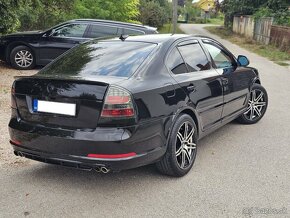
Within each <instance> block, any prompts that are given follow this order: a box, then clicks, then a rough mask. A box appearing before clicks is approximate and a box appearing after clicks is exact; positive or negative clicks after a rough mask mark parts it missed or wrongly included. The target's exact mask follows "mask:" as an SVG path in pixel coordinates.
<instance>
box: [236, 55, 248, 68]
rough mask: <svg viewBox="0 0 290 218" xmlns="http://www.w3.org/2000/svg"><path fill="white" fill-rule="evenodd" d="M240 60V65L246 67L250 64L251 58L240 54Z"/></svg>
mask: <svg viewBox="0 0 290 218" xmlns="http://www.w3.org/2000/svg"><path fill="white" fill-rule="evenodd" d="M238 62H239V64H240V66H242V67H246V66H248V65H249V64H250V61H249V59H248V58H247V57H246V56H244V55H239V56H238Z"/></svg>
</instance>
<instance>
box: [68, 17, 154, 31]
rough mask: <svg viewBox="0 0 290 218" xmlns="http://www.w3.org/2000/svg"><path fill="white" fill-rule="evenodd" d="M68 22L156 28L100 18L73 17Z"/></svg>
mask: <svg viewBox="0 0 290 218" xmlns="http://www.w3.org/2000/svg"><path fill="white" fill-rule="evenodd" d="M70 22H95V23H106V24H117V25H123V26H131V27H134V28H141V29H149V30H156V29H157V28H155V27H151V26H146V25H141V24H135V23H126V22H121V21H114V20H102V19H74V20H69V21H67V23H70Z"/></svg>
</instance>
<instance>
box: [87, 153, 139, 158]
mask: <svg viewBox="0 0 290 218" xmlns="http://www.w3.org/2000/svg"><path fill="white" fill-rule="evenodd" d="M134 156H136V153H135V152H131V153H126V154H88V157H92V158H104V159H115V158H126V157H134Z"/></svg>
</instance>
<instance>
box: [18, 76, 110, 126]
mask: <svg viewBox="0 0 290 218" xmlns="http://www.w3.org/2000/svg"><path fill="white" fill-rule="evenodd" d="M108 86H109V84H108V83H105V82H100V81H84V80H77V79H75V80H74V79H70V80H64V79H49V78H37V77H28V78H25V77H24V78H19V79H17V80H16V81H15V83H14V91H15V98H16V105H17V109H18V111H19V115H20V118H21V119H22V120H23V121H25V122H30V123H35V124H39V125H43V126H51V127H55V128H59V127H61V128H68V129H93V128H95V127H96V126H97V123H98V118H99V115H100V113H101V110H102V106H103V100H104V97H105V93H106V90H107V88H108ZM37 102H40V103H49V102H51V103H52V109H53V110H52V111H55V110H56V111H58V108H57V107H59V110H64V111H65V110H67V109H66V108H65V107H66V105H75V109H74V110H75V112H74V114H60V113H58V112H43V111H41V112H40V111H37V110H35V103H37ZM50 105H51V104H50ZM45 107H46V105H45ZM44 110H45V108H44ZM45 111H46V110H45Z"/></svg>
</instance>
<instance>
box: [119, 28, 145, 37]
mask: <svg viewBox="0 0 290 218" xmlns="http://www.w3.org/2000/svg"><path fill="white" fill-rule="evenodd" d="M123 34H124V35H129V36H137V35H144V32H142V31H139V30H132V29H123Z"/></svg>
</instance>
